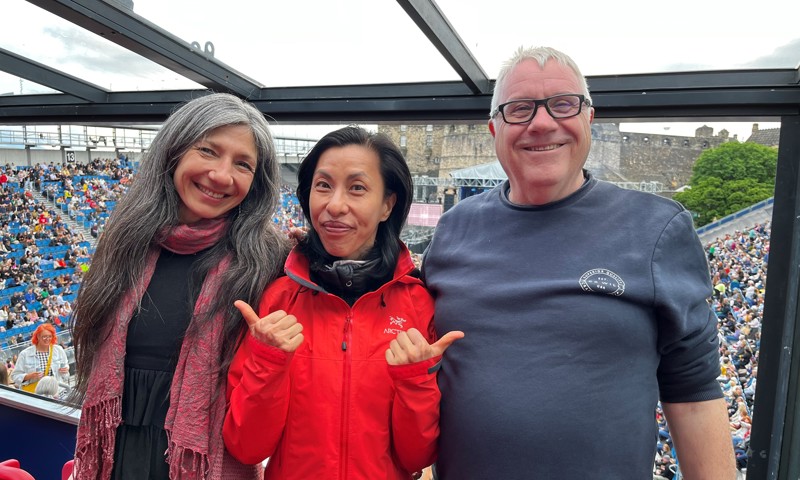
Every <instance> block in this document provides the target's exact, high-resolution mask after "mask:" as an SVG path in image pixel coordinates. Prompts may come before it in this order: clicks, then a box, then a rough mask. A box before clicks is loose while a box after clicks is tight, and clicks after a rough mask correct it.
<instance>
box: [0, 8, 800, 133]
mask: <svg viewBox="0 0 800 480" xmlns="http://www.w3.org/2000/svg"><path fill="white" fill-rule="evenodd" d="M437 3H438V5H439V6H440V8H441V10H442V11H443V12H444V14H445V15H446V16H447V18H448V20H449V21H450V23H451V24H452V25H453V26H454V27H455V28H456V29H457V31H458V32H459V34H460V35H461V38H462V39H463V40H464V42H465V44H466V45H467V46H468V48H470V50H471V51H472V53H473V55H474V56H475V58H476V59H477V60H478V61H479V62H480V64H481V65H482V66H483V68H484V70H485V72H486V73H487V75H488V76H489V77H491V78H494V77H495V76H496V72H497V71H498V70H499V68H500V65H501V63H502V61H503V60H504V59H505V58H507V57H508V56H510V55H511V53H512V52H513V50H514V49H515V48H517V47H518V46H520V45H550V46H553V47H556V48H559V49H561V50H563V51H565V52H567V53H569V54H570V55H571V56H572V57H573V58H574V59H575V60H576V62H577V63H578V64H579V65H580V66H581V68H582V70H583V73H584V74H585V75H589V76H591V75H605V74H629V73H647V72H658V71H687V70H689V71H691V70H717V69H731V68H736V69H739V68H773V67H780V68H787V67H796V66H797V64H798V62H800V36H798V30H797V18H798V14H800V6H798V5H800V4H798V2H796V1H787V0H762V1H760V2H758V3H757V4H753V3H752V2H750V1H743V0H728V1H726V2H708V1H699V2H698V1H696V0H671V1H670V2H669V3H662V2H631V1H628V0H606V1H604V2H601V3H597V2H589V1H586V0H573V1H572V2H566V3H565V2H552V3H550V4H544V2H533V1H521V0H492V1H491V2H488V3H487V2H485V1H478V0H438V2H437ZM134 12H135V13H136V14H138V15H141V16H142V17H144V18H146V19H147V20H149V21H151V22H153V23H155V24H156V25H158V26H161V27H163V28H165V29H167V30H168V31H170V32H172V33H173V34H174V35H175V36H177V37H178V38H180V39H182V40H185V41H187V42H197V44H199V45H200V46H201V50H206V49H208V50H209V51H211V50H213V54H214V57H215V58H216V59H217V60H219V61H221V62H223V63H225V64H227V65H229V66H231V67H233V68H234V69H236V70H238V71H240V72H241V73H243V74H244V75H246V76H249V77H251V78H253V79H254V80H256V81H257V82H260V83H261V84H263V85H265V86H268V87H273V86H291V85H337V84H339V85H341V84H363V83H389V82H392V83H393V82H414V81H437V80H457V79H458V76H457V74H456V73H455V72H454V71H453V70H452V68H451V67H450V66H449V65H448V64H447V62H446V61H445V60H444V59H443V58H442V57H441V55H440V54H439V53H438V52H437V51H436V49H435V48H434V47H433V46H432V45H431V44H430V42H429V41H428V40H427V39H426V38H425V37H424V35H423V34H422V33H420V32H419V30H418V29H417V28H416V26H415V25H414V24H413V22H412V21H411V20H410V19H409V18H408V16H407V15H406V14H405V12H403V10H402V9H401V7H400V6H399V5H398V3H397V2H396V1H394V0H337V1H335V2H332V1H324V0H320V1H316V0H313V1H312V0H305V1H294V2H291V1H279V2H253V1H251V0H225V1H224V2H213V3H209V2H198V1H196V0H191V1H190V0H169V1H163V0H134ZM3 17H4V19H5V20H6V21H5V22H3V23H4V25H3V32H2V33H0V47H2V48H6V49H8V50H10V51H13V52H15V53H18V54H21V55H24V56H28V57H30V58H32V59H34V60H36V61H39V62H41V63H43V64H46V65H48V66H52V67H54V68H57V69H60V70H62V71H64V72H66V73H69V74H71V75H75V76H77V77H80V78H83V79H85V80H88V81H90V82H92V83H95V84H96V85H98V86H100V87H102V88H107V89H111V90H115V91H124V90H150V89H184V88H198V87H199V86H198V85H197V84H194V83H193V82H191V81H189V80H187V79H185V78H183V77H181V76H179V75H177V74H175V73H174V72H171V71H169V70H167V69H165V68H163V67H161V66H159V65H156V64H153V63H152V62H150V61H148V60H146V59H143V58H141V57H138V56H137V55H134V54H132V53H131V52H128V51H127V50H125V49H123V48H121V47H118V46H117V45H115V44H113V43H111V42H109V41H107V40H105V39H103V38H101V37H99V36H97V35H94V34H91V33H87V32H85V31H83V30H81V29H79V28H77V27H76V26H74V25H73V24H71V23H69V22H67V21H65V20H63V19H61V18H58V17H56V16H54V15H52V14H50V13H49V12H45V11H43V10H41V9H40V8H38V7H36V6H34V5H31V4H30V3H28V2H26V1H24V0H3ZM20 91H21V92H20ZM41 91H46V89H43V88H42V87H41V86H37V85H35V84H33V83H31V82H28V81H22V84H20V80H19V79H18V78H16V77H13V76H11V75H7V74H4V73H2V72H0V94H3V93H7V92H13V93H15V94H19V93H35V92H41ZM760 123H762V124H763V126H762V128H767V127H768V126H769V125H770V124H766V123H764V122H760ZM709 125H710V126H712V127H715V131H719V130H720V129H721V128H727V129H728V130H729V131H731V133H738V134H739V138H741V139H746V138H747V136H749V132H750V129H751V126H752V122H744V123H743V124H740V125H714V124H709ZM698 126H700V125H697V124H695V125H690V126H686V127H682V126H679V125H674V124H673V125H669V127H670V128H669V131H670V132H672V133H675V134H681V135H683V134H686V133H678V132H684V131H688V132H691V133H690V134H693V133H694V129H695V128H697V127H698ZM625 127H628V124H624V125H623V128H625ZM281 128H284V126H281ZM285 128H288V129H290V130H292V129H293V130H295V131H296V130H297V127H285ZM630 128H631V129H633V127H630ZM324 130H325V128H324V127H323V128H321V129H320V128H311V129H309V130H308V131H310V132H316V131H324ZM641 130H642V131H651V133H664V132H665V130H664V126H663V125H660V124H646V125H644V126H643V127H641ZM299 136H304V135H299Z"/></svg>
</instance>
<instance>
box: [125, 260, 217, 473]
mask: <svg viewBox="0 0 800 480" xmlns="http://www.w3.org/2000/svg"><path fill="white" fill-rule="evenodd" d="M202 253H203V252H199V253H197V254H192V255H178V254H175V253H172V252H169V251H167V250H162V252H161V255H160V256H159V258H158V261H157V263H156V268H155V271H154V273H153V277H152V279H151V280H150V285H149V286H148V287H147V292H146V293H145V295H144V297H143V298H142V310H141V311H140V312H138V313H135V314H134V316H133V318H131V322H130V325H129V327H128V337H127V343H126V349H125V379H124V383H123V393H122V425H120V426H119V427H118V428H117V437H116V446H115V449H114V469H113V472H112V475H111V478H113V479H117V480H120V479H126V480H134V479H135V480H139V479H142V480H144V479H151V480H155V479H159V480H160V479H163V480H168V479H169V465H168V464H167V463H166V460H165V458H166V457H165V454H166V451H167V434H166V431H165V430H164V420H165V419H166V416H167V410H168V409H169V391H170V385H171V384H172V377H173V375H174V373H175V366H176V364H177V361H178V356H179V355H180V348H181V343H182V341H183V337H184V335H185V333H186V329H187V327H188V326H189V321H190V320H191V316H192V311H193V310H194V300H193V298H192V295H191V293H190V292H189V280H188V279H189V278H190V275H191V272H192V265H193V263H194V262H195V261H196V260H197V259H199V258H200V256H201V255H202ZM198 285H199V283H198ZM194 296H196V293H195V295H194Z"/></svg>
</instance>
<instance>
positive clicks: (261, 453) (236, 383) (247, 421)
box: [222, 333, 291, 465]
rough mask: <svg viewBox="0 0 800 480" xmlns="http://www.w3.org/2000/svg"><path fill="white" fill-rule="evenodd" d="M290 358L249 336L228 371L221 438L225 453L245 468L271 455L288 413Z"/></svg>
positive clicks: (284, 353)
mask: <svg viewBox="0 0 800 480" xmlns="http://www.w3.org/2000/svg"><path fill="white" fill-rule="evenodd" d="M290 362H291V355H289V354H287V353H286V352H284V351H282V350H280V349H278V348H275V347H272V346H269V345H265V344H263V343H261V342H259V341H258V340H256V339H255V338H254V337H253V336H252V335H250V334H249V333H248V334H247V337H246V338H245V340H244V342H242V345H241V346H240V347H239V350H238V351H237V352H236V355H235V356H234V359H233V362H232V363H231V367H230V369H229V370H228V391H227V398H228V405H229V406H228V411H227V413H226V415H225V423H224V425H223V428H222V436H223V439H224V440H225V447H226V448H227V449H228V452H230V454H231V455H232V456H233V457H234V458H236V459H237V460H239V461H240V462H242V463H244V464H248V465H254V464H257V463H260V462H262V461H263V460H264V459H266V458H267V457H269V456H271V455H272V454H273V453H274V452H275V448H276V447H277V445H278V441H279V440H280V438H281V435H282V434H283V429H284V426H285V425H286V416H287V412H288V410H289V365H290Z"/></svg>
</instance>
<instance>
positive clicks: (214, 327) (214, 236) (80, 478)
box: [74, 219, 261, 480]
mask: <svg viewBox="0 0 800 480" xmlns="http://www.w3.org/2000/svg"><path fill="white" fill-rule="evenodd" d="M227 228H228V223H227V222H226V221H225V220H224V219H214V220H204V221H201V222H198V223H196V224H193V225H180V226H177V227H174V228H172V229H171V230H169V231H166V232H160V233H164V234H165V235H163V237H164V238H165V240H164V241H162V242H161V244H160V246H159V245H153V246H152V247H151V248H150V250H149V252H148V254H147V258H146V260H145V269H144V272H143V275H142V278H141V279H139V282H138V283H137V285H136V286H135V288H133V289H132V290H131V291H129V292H127V293H126V294H125V295H124V296H123V298H122V300H121V301H120V303H119V305H118V306H117V309H116V311H115V312H114V313H113V327H112V332H111V335H110V337H109V340H108V341H107V342H105V343H103V345H102V346H101V347H100V351H99V352H98V354H97V358H96V360H95V363H94V368H93V370H92V373H91V377H90V378H89V387H88V391H87V394H86V399H85V401H84V403H83V411H82V414H81V419H80V424H79V426H78V440H77V446H76V448H75V459H76V461H75V472H74V478H75V479H76V480H84V479H98V480H107V479H109V478H110V476H111V470H112V467H113V463H114V444H115V438H116V432H117V427H118V426H119V425H120V424H121V423H122V415H121V412H122V388H123V387H122V386H123V377H124V372H125V345H126V336H127V333H128V323H129V322H130V320H131V317H132V316H133V314H134V311H135V309H136V308H137V305H138V304H139V301H140V299H141V298H142V295H144V292H145V291H146V290H147V286H148V285H149V283H150V278H151V277H152V276H153V271H154V270H155V265H156V260H158V256H159V253H160V251H161V247H163V248H166V249H167V250H170V251H172V252H175V253H178V254H184V255H185V254H191V253H196V252H199V251H201V250H204V249H206V248H209V247H211V246H213V245H214V244H216V243H217V242H218V241H219V240H220V239H221V238H222V237H223V236H224V235H225V232H226V231H227ZM161 237H162V235H159V236H158V238H161ZM229 263H230V259H228V258H226V259H225V260H223V261H222V262H221V263H220V264H219V265H217V266H216V267H215V268H213V269H212V270H211V271H210V272H209V273H208V275H207V276H206V279H205V281H204V283H203V286H202V288H201V290H200V295H199V297H198V298H197V303H196V304H195V308H194V315H193V316H192V320H191V323H190V325H189V328H188V330H187V333H186V337H185V338H184V340H183V344H182V346H181V352H180V356H179V357H178V364H177V366H176V368H175V375H174V377H173V379H172V386H171V387H170V406H169V410H168V411H167V417H166V421H165V423H164V428H165V429H166V431H167V436H168V438H169V448H168V450H167V462H168V463H169V470H170V472H169V476H170V479H172V480H179V479H180V480H184V479H186V480H189V479H192V480H194V479H197V480H218V479H228V478H230V479H257V478H261V467H260V466H248V465H242V464H240V463H238V462H236V460H234V459H233V458H232V457H230V455H229V454H228V453H227V452H226V451H225V446H224V444H223V441H222V433H221V432H222V423H223V421H224V418H225V396H224V395H217V391H218V385H219V380H220V379H219V375H220V371H219V368H214V367H213V366H214V365H218V363H219V361H218V359H219V355H220V350H221V347H222V326H223V322H224V319H223V318H222V316H221V315H218V316H217V317H215V318H214V319H213V320H212V321H211V322H209V323H208V324H207V325H206V326H204V327H203V329H202V334H200V335H198V334H197V333H196V332H195V331H196V330H198V329H195V328H192V327H193V324H194V322H195V321H196V319H197V318H198V317H202V316H203V314H204V312H205V311H206V310H207V308H208V307H209V306H210V303H211V300H212V298H213V296H214V294H215V293H216V292H217V291H218V290H219V288H220V277H221V272H223V271H225V268H226V267H227V266H228V264H229ZM78 321H80V320H78Z"/></svg>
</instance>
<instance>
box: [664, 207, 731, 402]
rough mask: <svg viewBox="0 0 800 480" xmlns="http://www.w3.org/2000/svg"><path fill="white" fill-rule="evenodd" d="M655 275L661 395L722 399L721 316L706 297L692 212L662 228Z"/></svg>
mask: <svg viewBox="0 0 800 480" xmlns="http://www.w3.org/2000/svg"><path fill="white" fill-rule="evenodd" d="M653 276H654V278H653V281H654V285H655V288H656V291H655V311H656V315H657V321H658V349H659V354H660V355H661V361H660V363H659V367H658V384H659V391H660V396H661V400H662V401H665V402H673V403H681V402H697V401H704V400H711V399H715V398H720V397H721V396H722V391H721V388H720V386H719V383H718V382H717V380H716V379H717V376H718V375H719V338H718V335H717V317H716V316H715V315H714V313H713V311H712V310H711V307H710V306H709V304H708V301H707V300H708V298H709V296H710V295H711V280H710V277H709V269H708V263H707V261H706V256H705V254H704V252H703V248H702V245H701V244H700V240H699V239H698V237H697V234H696V233H695V230H694V226H693V224H692V219H691V216H690V215H689V212H687V211H685V210H683V211H681V212H680V213H679V214H677V215H676V216H675V217H673V218H672V219H671V220H670V222H669V223H668V224H667V225H666V227H665V228H664V231H663V232H662V234H661V237H660V239H659V241H658V244H657V245H656V248H655V251H654V255H653Z"/></svg>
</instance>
